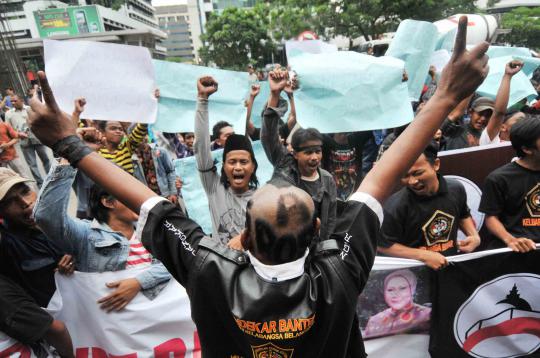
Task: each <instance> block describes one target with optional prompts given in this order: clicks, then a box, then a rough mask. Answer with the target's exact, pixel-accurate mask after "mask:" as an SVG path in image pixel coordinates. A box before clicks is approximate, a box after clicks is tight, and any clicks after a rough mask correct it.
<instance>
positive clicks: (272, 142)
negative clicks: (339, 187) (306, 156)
mask: <svg viewBox="0 0 540 358" xmlns="http://www.w3.org/2000/svg"><path fill="white" fill-rule="evenodd" d="M280 107H281V101H280ZM279 119H280V108H272V107H268V108H266V109H265V110H264V112H263V122H262V128H261V143H262V145H263V148H264V151H265V153H266V156H267V157H268V160H269V161H270V163H272V165H273V166H274V173H273V175H272V179H282V180H285V181H287V182H289V183H290V184H291V185H294V186H297V187H300V180H301V175H300V171H299V169H298V163H297V162H296V159H294V156H293V155H292V154H290V153H288V151H287V149H286V148H285V147H284V146H283V145H282V144H281V143H280V141H279V134H278V126H279ZM317 170H318V172H319V176H320V178H321V183H322V185H321V186H320V187H319V190H318V192H317V194H316V195H315V196H313V199H314V200H317V201H319V202H321V203H322V205H321V212H320V219H321V230H320V238H321V240H327V239H329V237H330V235H332V233H333V232H334V228H335V226H336V207H337V191H336V183H335V181H334V178H333V177H332V174H330V173H329V172H327V171H326V170H324V169H321V168H319V169H317Z"/></svg>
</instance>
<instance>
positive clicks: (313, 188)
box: [300, 177, 322, 218]
mask: <svg viewBox="0 0 540 358" xmlns="http://www.w3.org/2000/svg"><path fill="white" fill-rule="evenodd" d="M321 186H322V181H321V177H319V178H318V179H317V180H313V181H311V180H305V179H300V189H302V190H304V191H305V192H306V193H308V194H309V196H311V198H312V199H313V204H315V216H317V217H318V218H320V217H321V206H322V201H317V200H316V199H315V198H317V193H318V192H319V188H320V187H321Z"/></svg>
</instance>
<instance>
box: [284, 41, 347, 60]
mask: <svg viewBox="0 0 540 358" xmlns="http://www.w3.org/2000/svg"><path fill="white" fill-rule="evenodd" d="M337 50H338V49H337V46H336V45H334V44H328V43H326V42H323V41H321V40H306V41H294V40H289V41H287V42H285V52H286V53H287V58H288V59H290V58H292V57H294V56H298V55H301V54H302V53H305V52H307V53H324V52H337Z"/></svg>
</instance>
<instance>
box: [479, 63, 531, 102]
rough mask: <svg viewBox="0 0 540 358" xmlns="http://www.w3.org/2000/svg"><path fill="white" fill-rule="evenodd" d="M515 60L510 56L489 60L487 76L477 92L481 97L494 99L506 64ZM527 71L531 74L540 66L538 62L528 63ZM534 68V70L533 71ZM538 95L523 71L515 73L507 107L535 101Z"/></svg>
mask: <svg viewBox="0 0 540 358" xmlns="http://www.w3.org/2000/svg"><path fill="white" fill-rule="evenodd" d="M514 59H515V58H514V57H512V56H502V57H495V58H492V59H490V60H489V74H488V75H487V77H486V79H485V80H484V82H483V83H482V85H481V86H480V87H479V88H478V90H477V91H476V92H478V93H479V94H480V95H482V96H487V97H490V98H492V99H495V97H496V96H497V91H498V90H499V86H500V85H501V80H502V77H503V75H504V71H505V67H506V64H507V63H508V62H510V61H512V60H514ZM527 64H528V67H527V71H529V73H531V74H532V72H534V69H536V67H538V65H540V62H539V61H536V60H534V61H528V62H527ZM533 67H534V69H533ZM537 95H538V93H537V92H536V90H535V89H534V87H533V85H532V84H531V81H530V80H529V77H527V74H526V73H525V72H523V71H520V72H518V73H516V74H515V75H514V76H513V77H512V85H511V86H510V98H509V100H508V107H509V108H510V107H512V106H513V105H514V104H516V103H518V102H519V101H521V100H522V99H524V98H526V99H527V100H528V101H529V102H530V101H532V100H534V99H536V96H537Z"/></svg>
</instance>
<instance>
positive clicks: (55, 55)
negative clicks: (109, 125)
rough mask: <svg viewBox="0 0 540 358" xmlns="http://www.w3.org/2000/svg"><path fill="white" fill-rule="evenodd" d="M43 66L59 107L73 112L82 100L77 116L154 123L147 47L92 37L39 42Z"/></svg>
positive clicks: (152, 88) (150, 67)
mask: <svg viewBox="0 0 540 358" xmlns="http://www.w3.org/2000/svg"><path fill="white" fill-rule="evenodd" d="M43 47H44V50H43V51H44V59H45V69H46V71H47V78H48V80H49V84H50V85H51V88H52V90H53V92H54V97H55V98H56V102H57V103H58V106H59V107H60V109H62V110H63V111H64V112H67V113H72V112H73V107H74V104H73V103H74V101H75V98H77V97H84V98H86V102H87V104H86V107H85V109H84V113H83V114H82V118H92V119H101V120H111V121H129V122H142V123H154V122H155V121H156V116H157V105H158V101H157V99H156V98H155V96H154V90H155V89H156V85H155V74H154V67H153V66H152V58H151V56H150V52H149V51H148V49H147V48H144V47H139V46H128V45H119V44H110V43H103V42H95V41H55V40H43Z"/></svg>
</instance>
